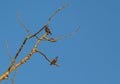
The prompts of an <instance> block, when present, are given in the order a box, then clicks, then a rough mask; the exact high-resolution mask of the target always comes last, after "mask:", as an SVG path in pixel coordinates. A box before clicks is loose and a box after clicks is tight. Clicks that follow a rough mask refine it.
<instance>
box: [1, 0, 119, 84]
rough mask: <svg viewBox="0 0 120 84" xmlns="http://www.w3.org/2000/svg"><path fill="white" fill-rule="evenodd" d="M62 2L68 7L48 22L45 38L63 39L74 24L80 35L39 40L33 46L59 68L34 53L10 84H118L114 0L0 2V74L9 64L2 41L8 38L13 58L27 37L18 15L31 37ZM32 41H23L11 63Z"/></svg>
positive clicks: (117, 35) (117, 22) (117, 27)
mask: <svg viewBox="0 0 120 84" xmlns="http://www.w3.org/2000/svg"><path fill="white" fill-rule="evenodd" d="M66 3H68V4H70V6H69V7H67V8H65V9H63V10H62V11H61V12H59V13H58V14H57V15H56V16H55V17H54V18H53V19H52V21H51V23H50V25H49V27H50V29H51V31H52V32H53V35H52V36H49V37H60V36H63V35H66V34H68V33H70V32H72V31H74V30H75V29H76V28H77V27H78V26H80V31H79V32H78V33H76V34H75V35H73V36H72V37H69V38H66V39H63V40H60V41H58V42H56V43H50V42H45V41H44V42H41V44H40V46H39V49H40V50H42V51H44V52H45V53H46V55H47V56H49V58H50V59H53V58H54V57H55V56H59V61H58V63H59V64H61V66H60V67H55V66H49V63H48V62H47V61H46V60H45V59H44V58H43V57H42V56H41V55H40V54H34V55H33V57H32V58H31V59H30V60H29V61H28V62H27V63H26V64H24V65H22V66H21V67H20V68H19V69H18V72H17V76H16V80H15V84H21V83H23V84H120V25H119V24H120V1H119V0H1V1H0V29H1V30H0V39H1V40H0V74H2V73H3V72H5V71H6V70H7V68H8V66H9V63H10V59H9V57H8V55H7V51H6V44H5V41H6V40H8V44H9V50H10V52H11V55H12V56H13V57H14V55H15V53H16V52H17V50H18V48H19V47H20V45H21V43H22V41H23V39H24V38H25V36H26V35H27V33H26V32H25V30H24V29H23V27H22V26H21V25H20V24H19V22H18V19H17V14H18V11H20V12H21V20H22V21H23V22H24V23H25V24H26V25H27V26H28V28H29V30H30V31H31V34H33V33H34V32H36V31H37V30H39V28H40V27H42V26H43V25H45V23H46V22H47V19H48V18H49V16H50V15H51V14H52V13H53V12H54V11H55V10H56V9H58V8H59V7H61V6H62V5H63V4H66ZM35 41H36V40H35V39H32V40H29V41H28V42H27V44H26V46H25V48H24V49H23V51H22V53H21V54H20V56H19V59H18V60H17V62H19V61H20V60H21V59H22V58H23V57H25V56H26V55H27V54H28V53H29V51H30V49H31V48H32V47H33V45H34V43H35ZM12 75H13V73H11V74H10V78H11V77H12ZM2 84H11V81H10V80H9V81H3V82H2Z"/></svg>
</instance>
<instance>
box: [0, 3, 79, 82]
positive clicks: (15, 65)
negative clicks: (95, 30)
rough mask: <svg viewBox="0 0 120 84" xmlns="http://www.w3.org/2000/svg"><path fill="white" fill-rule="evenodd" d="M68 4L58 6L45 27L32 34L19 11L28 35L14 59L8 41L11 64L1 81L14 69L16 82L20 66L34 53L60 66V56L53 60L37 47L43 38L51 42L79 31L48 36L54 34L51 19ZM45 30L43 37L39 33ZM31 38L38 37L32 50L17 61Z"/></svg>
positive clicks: (51, 63) (0, 77)
mask: <svg viewBox="0 0 120 84" xmlns="http://www.w3.org/2000/svg"><path fill="white" fill-rule="evenodd" d="M67 6H68V4H64V5H63V6H62V7H60V8H58V9H57V10H56V11H55V12H54V13H53V14H52V15H51V16H50V17H49V18H48V22H47V23H46V24H45V25H44V26H43V27H41V28H40V29H39V30H38V31H37V32H35V33H34V34H32V35H31V34H30V31H29V29H28V27H27V26H26V25H25V24H24V23H23V22H22V21H21V20H20V13H19V15H18V21H19V23H20V24H21V25H22V26H23V27H24V29H25V30H26V32H27V34H28V35H27V36H26V37H25V38H24V40H23V42H22V44H21V46H20V48H19V49H18V51H17V53H16V54H15V56H14V58H13V59H12V56H11V55H10V52H9V49H8V43H6V49H7V52H8V56H9V58H10V60H11V63H10V65H9V67H8V69H7V70H6V71H5V72H4V73H3V74H2V75H1V76H0V81H3V80H6V79H8V78H9V77H8V76H9V74H10V73H11V72H13V71H14V76H13V78H12V84H14V80H15V76H16V73H17V69H18V67H20V66H21V65H22V64H24V63H26V62H27V61H28V60H29V59H30V58H31V56H33V54H34V53H39V54H41V55H42V56H44V58H45V59H46V60H47V61H48V62H49V63H50V65H55V66H59V64H57V63H56V62H57V60H58V57H55V58H54V59H53V60H50V59H49V58H48V57H47V56H46V54H45V53H43V52H42V51H40V50H38V49H37V48H38V46H39V44H40V42H41V41H42V40H46V41H50V42H56V41H58V40H60V39H62V38H66V37H68V36H71V35H72V34H74V33H75V32H77V31H78V29H77V30H76V31H74V32H72V33H70V34H68V35H66V36H62V37H60V38H48V37H47V35H49V34H52V32H51V31H50V28H49V23H50V21H51V19H52V18H53V17H54V16H55V15H56V14H57V13H58V12H59V11H61V10H62V9H63V8H65V7H67ZM43 30H44V31H45V33H44V34H43V35H42V36H41V37H39V36H38V34H40V32H41V31H43ZM31 38H36V39H37V41H36V43H35V44H34V47H33V48H32V49H31V51H30V52H29V54H28V55H27V56H26V57H24V58H23V59H22V60H21V61H20V62H18V63H15V62H16V60H17V58H18V56H19V54H20V52H21V51H22V49H23V48H24V46H25V44H26V42H27V41H28V40H30V39H31Z"/></svg>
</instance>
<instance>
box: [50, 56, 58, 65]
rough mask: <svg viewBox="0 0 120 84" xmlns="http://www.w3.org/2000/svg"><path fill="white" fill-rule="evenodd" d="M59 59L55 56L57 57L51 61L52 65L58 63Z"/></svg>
mask: <svg viewBox="0 0 120 84" xmlns="http://www.w3.org/2000/svg"><path fill="white" fill-rule="evenodd" d="M57 60H58V57H55V58H54V59H53V60H52V61H51V63H50V65H56V62H57Z"/></svg>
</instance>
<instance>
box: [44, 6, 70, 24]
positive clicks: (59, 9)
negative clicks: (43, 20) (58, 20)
mask: <svg viewBox="0 0 120 84" xmlns="http://www.w3.org/2000/svg"><path fill="white" fill-rule="evenodd" d="M68 5H69V4H64V5H63V6H62V7H60V8H58V9H57V10H56V11H55V12H54V13H53V14H52V15H51V16H50V17H49V19H48V22H47V24H46V25H48V24H49V23H50V21H51V19H52V18H53V17H54V16H55V15H56V14H57V13H58V12H59V11H61V10H62V9H63V8H65V7H67V6H68Z"/></svg>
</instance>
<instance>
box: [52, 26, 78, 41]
mask: <svg viewBox="0 0 120 84" xmlns="http://www.w3.org/2000/svg"><path fill="white" fill-rule="evenodd" d="M79 29H80V27H79V28H77V29H76V30H75V31H73V32H71V33H69V34H67V35H65V36H62V37H60V38H55V39H54V40H56V41H58V40H61V39H64V38H68V37H70V36H72V35H74V34H76V33H77V32H78V31H79Z"/></svg>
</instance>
